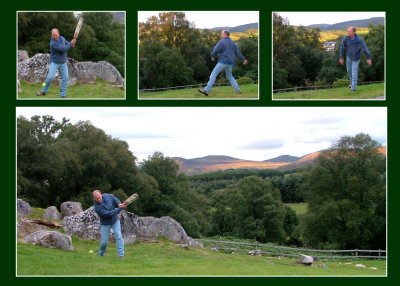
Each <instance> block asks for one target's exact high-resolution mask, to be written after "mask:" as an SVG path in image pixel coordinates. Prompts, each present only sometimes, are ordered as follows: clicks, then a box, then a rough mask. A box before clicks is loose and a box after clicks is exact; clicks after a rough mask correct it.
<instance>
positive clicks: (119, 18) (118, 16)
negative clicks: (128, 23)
mask: <svg viewBox="0 0 400 286" xmlns="http://www.w3.org/2000/svg"><path fill="white" fill-rule="evenodd" d="M112 14H113V15H114V19H113V22H118V23H121V24H125V12H112Z"/></svg>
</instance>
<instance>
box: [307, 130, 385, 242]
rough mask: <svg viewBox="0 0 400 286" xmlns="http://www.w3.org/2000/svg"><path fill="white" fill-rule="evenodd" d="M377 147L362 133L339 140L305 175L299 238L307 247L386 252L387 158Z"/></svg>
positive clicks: (374, 142)
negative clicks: (303, 215)
mask: <svg viewBox="0 0 400 286" xmlns="http://www.w3.org/2000/svg"><path fill="white" fill-rule="evenodd" d="M378 147H379V144H378V143H377V142H376V141H374V140H372V139H371V137H370V136H369V135H367V134H363V133H360V134H358V135H356V136H354V137H349V136H345V137H342V138H341V139H340V140H339V142H338V143H337V144H334V145H333V146H332V148H331V149H330V150H329V151H327V152H324V153H323V154H322V155H321V156H319V157H318V159H317V160H316V164H315V165H314V166H313V167H312V168H311V170H310V172H309V173H308V175H307V193H306V199H307V202H308V211H307V214H306V216H305V221H304V233H303V236H304V239H305V242H306V243H307V244H308V245H311V246H313V247H330V248H342V249H348V248H364V249H365V248H367V249H370V248H374V247H379V248H385V247H386V245H385V232H384V231H382V230H383V229H385V213H386V212H385V205H386V195H385V193H386V186H385V185H386V182H385V172H386V170H385V161H386V158H385V156H383V155H381V154H380V153H379V152H378ZM378 242H379V243H378ZM378 244H379V245H378Z"/></svg>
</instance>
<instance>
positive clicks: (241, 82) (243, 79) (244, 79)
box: [236, 76, 253, 85]
mask: <svg viewBox="0 0 400 286" xmlns="http://www.w3.org/2000/svg"><path fill="white" fill-rule="evenodd" d="M236 81H237V83H238V84H239V85H245V84H252V83H253V80H252V79H251V78H249V77H246V76H244V77H239V78H238V79H237V80H236Z"/></svg>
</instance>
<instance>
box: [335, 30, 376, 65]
mask: <svg viewBox="0 0 400 286" xmlns="http://www.w3.org/2000/svg"><path fill="white" fill-rule="evenodd" d="M345 51H346V53H347V57H349V58H350V59H351V60H352V61H358V60H359V59H360V58H361V51H363V52H364V55H365V57H366V58H367V60H369V59H371V53H370V52H369V50H368V48H367V46H366V45H365V43H364V41H363V39H361V38H360V37H359V36H357V34H356V36H355V37H354V39H353V40H351V39H350V37H349V36H346V37H344V38H343V40H342V44H341V45H340V58H341V59H343V54H344V52H345Z"/></svg>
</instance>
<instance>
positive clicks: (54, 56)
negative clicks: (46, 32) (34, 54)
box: [36, 28, 75, 98]
mask: <svg viewBox="0 0 400 286" xmlns="http://www.w3.org/2000/svg"><path fill="white" fill-rule="evenodd" d="M71 47H72V48H73V47H75V39H73V40H72V41H71V42H68V41H67V40H66V39H65V38H64V37H62V36H60V32H59V31H58V29H57V28H54V29H52V30H51V40H50V65H49V73H48V75H47V78H46V82H45V86H44V87H43V88H42V91H39V92H38V93H36V95H37V96H41V95H46V92H47V91H48V90H49V88H50V84H51V82H52V81H53V79H54V76H55V75H56V71H57V70H58V71H59V73H60V76H61V79H62V82H61V86H60V96H61V97H62V98H65V97H67V86H68V66H67V51H68V50H69V49H70V48H71Z"/></svg>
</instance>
